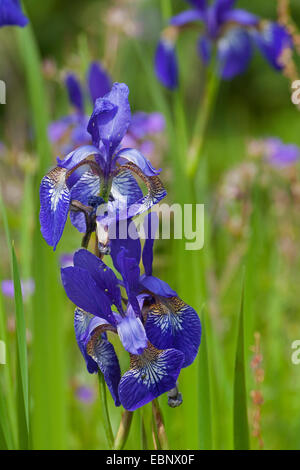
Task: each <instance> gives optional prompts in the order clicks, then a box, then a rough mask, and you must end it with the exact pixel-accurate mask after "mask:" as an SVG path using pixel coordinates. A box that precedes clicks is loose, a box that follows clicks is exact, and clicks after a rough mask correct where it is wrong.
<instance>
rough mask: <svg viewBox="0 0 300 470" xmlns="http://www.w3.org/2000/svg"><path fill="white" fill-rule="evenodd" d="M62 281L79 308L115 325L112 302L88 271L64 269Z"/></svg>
mask: <svg viewBox="0 0 300 470" xmlns="http://www.w3.org/2000/svg"><path fill="white" fill-rule="evenodd" d="M61 279H62V283H63V286H64V289H65V291H66V294H67V296H68V297H69V299H70V300H71V301H72V302H73V303H74V304H75V305H76V306H77V307H79V308H81V309H82V310H85V311H86V312H89V313H91V314H92V315H95V316H97V317H100V318H103V319H104V320H107V321H108V322H109V323H112V324H113V325H114V323H115V320H114V318H113V315H112V313H111V303H110V300H109V298H108V296H107V295H106V294H105V292H104V290H102V289H100V288H99V286H98V285H97V284H96V282H95V281H94V279H93V278H92V276H91V275H90V273H89V272H88V271H87V270H86V269H82V268H79V267H77V266H74V267H73V266H70V267H68V268H63V269H61Z"/></svg>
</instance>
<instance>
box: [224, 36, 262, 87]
mask: <svg viewBox="0 0 300 470" xmlns="http://www.w3.org/2000/svg"><path fill="white" fill-rule="evenodd" d="M252 52H253V49H252V44H251V39H250V36H249V33H248V32H247V31H245V30H243V29H241V28H233V29H231V30H229V31H228V32H227V34H226V35H225V36H223V37H222V38H221V39H220V40H219V41H218V61H219V73H220V75H221V77H222V78H223V79H225V80H230V79H231V78H233V77H235V76H236V75H238V74H240V73H243V72H244V71H245V70H246V68H247V67H248V65H249V62H250V60H251V58H252Z"/></svg>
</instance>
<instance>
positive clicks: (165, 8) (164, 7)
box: [160, 0, 172, 21]
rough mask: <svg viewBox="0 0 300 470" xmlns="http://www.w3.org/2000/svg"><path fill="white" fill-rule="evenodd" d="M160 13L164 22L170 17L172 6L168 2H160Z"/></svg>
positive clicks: (167, 0) (162, 0) (161, 0)
mask: <svg viewBox="0 0 300 470" xmlns="http://www.w3.org/2000/svg"><path fill="white" fill-rule="evenodd" d="M160 6H161V12H162V16H163V19H164V20H165V21H167V20H169V19H170V17H171V16H172V5H171V1H170V0H160Z"/></svg>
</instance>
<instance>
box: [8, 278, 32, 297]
mask: <svg viewBox="0 0 300 470" xmlns="http://www.w3.org/2000/svg"><path fill="white" fill-rule="evenodd" d="M1 288H2V293H3V295H5V296H6V297H11V298H13V297H14V295H15V289H14V282H13V281H12V280H11V279H5V280H4V281H2V283H1ZM21 290H22V296H23V299H24V300H26V299H27V298H28V297H30V296H31V295H32V294H33V293H34V291H35V282H34V280H33V279H26V280H21Z"/></svg>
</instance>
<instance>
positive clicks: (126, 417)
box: [114, 410, 133, 450]
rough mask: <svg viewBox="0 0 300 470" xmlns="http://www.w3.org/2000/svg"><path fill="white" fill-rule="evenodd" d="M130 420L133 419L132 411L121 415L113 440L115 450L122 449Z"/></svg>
mask: <svg viewBox="0 0 300 470" xmlns="http://www.w3.org/2000/svg"><path fill="white" fill-rule="evenodd" d="M132 418H133V411H127V410H125V411H124V413H123V415H122V419H121V422H120V426H119V429H118V432H117V435H116V438H115V442H114V449H115V450H122V449H123V448H124V446H125V444H126V441H127V437H128V434H129V431H130V426H131V422H132Z"/></svg>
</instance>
